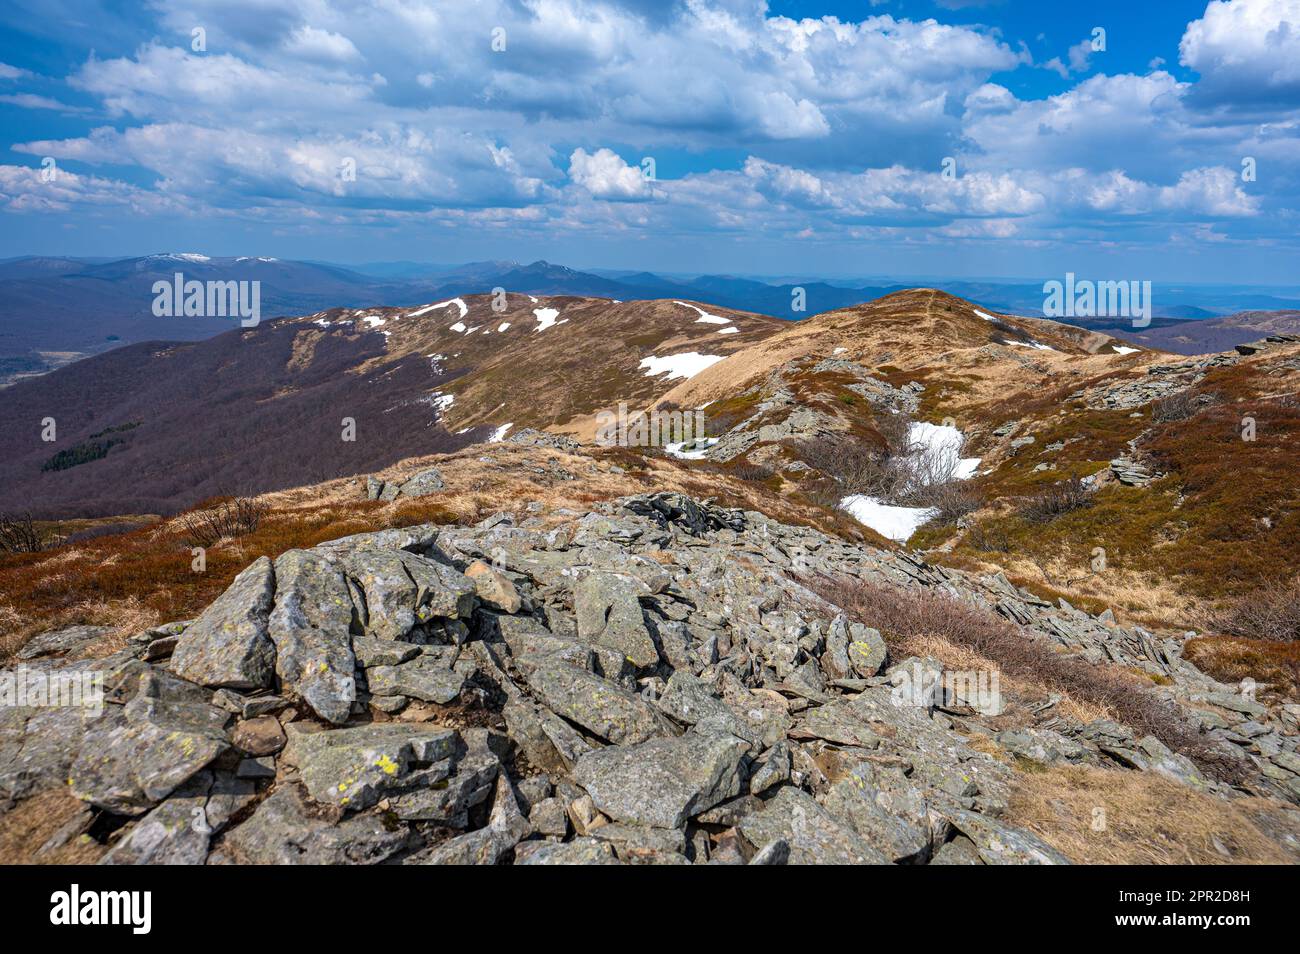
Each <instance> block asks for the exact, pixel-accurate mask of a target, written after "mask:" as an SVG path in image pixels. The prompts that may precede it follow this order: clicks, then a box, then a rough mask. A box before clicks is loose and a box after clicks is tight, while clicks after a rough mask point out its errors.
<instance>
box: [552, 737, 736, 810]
mask: <svg viewBox="0 0 1300 954" xmlns="http://www.w3.org/2000/svg"><path fill="white" fill-rule="evenodd" d="M749 748H750V746H749V743H747V742H745V741H744V740H743V739H738V738H736V737H735V736H734V735H724V734H721V733H717V734H697V733H694V732H691V733H687V734H686V735H683V736H681V737H679V738H658V739H651V740H649V741H648V742H643V743H641V744H639V745H624V746H611V747H610V748H607V749H599V750H597V751H595V752H591V753H589V754H587V755H584V756H583V757H582V758H581V759H579V760H578V764H577V766H576V767H575V768H574V771H573V777H574V779H575V780H576V781H577V783H578V784H579V785H581V786H582V787H583V788H584V789H586V790H587V794H589V795H590V796H591V800H592V802H593V803H594V804H595V806H596V807H597V808H598V809H600V810H601V811H602V812H604V813H605V814H606V815H608V816H609V817H610V818H613V819H615V820H616V821H622V822H629V823H632V824H638V825H653V826H657V827H659V828H680V827H682V825H684V824H685V822H686V819H687V818H690V817H692V816H693V815H696V814H698V813H700V812H702V811H705V810H706V809H709V808H712V807H713V806H714V805H716V804H718V803H719V802H723V801H726V800H727V799H729V798H733V797H734V796H736V795H738V794H740V790H741V786H742V784H743V772H742V760H743V758H744V756H745V754H746V753H747V752H749Z"/></svg>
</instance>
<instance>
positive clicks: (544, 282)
mask: <svg viewBox="0 0 1300 954" xmlns="http://www.w3.org/2000/svg"><path fill="white" fill-rule="evenodd" d="M177 272H181V273H182V274H184V275H185V277H186V279H197V280H199V281H208V280H213V281H245V280H247V281H259V282H260V283H261V309H262V317H263V318H266V319H269V318H274V317H277V316H295V315H303V314H310V313H313V312H316V311H322V310H325V309H328V308H379V307H404V306H408V305H414V304H417V303H421V302H429V301H435V300H438V299H440V298H448V297H453V296H460V295H475V294H489V293H491V292H493V290H494V289H497V288H501V289H504V290H506V291H507V292H510V293H518V294H531V295H571V296H576V297H599V298H608V299H612V300H615V301H650V300H656V299H673V298H678V299H690V300H698V301H706V302H709V303H711V304H714V305H718V306H720V307H725V308H732V309H736V310H739V311H747V312H755V313H759V314H767V315H772V316H775V317H777V318H783V319H787V320H801V319H804V318H807V317H809V316H811V315H815V314H820V313H824V312H827V311H834V310H836V309H839V308H848V307H852V306H854V305H858V304H862V303H863V302H867V301H872V300H875V299H877V298H880V297H882V296H884V295H888V294H891V293H894V292H898V291H902V290H905V289H906V288H908V287H912V286H911V285H910V284H897V283H895V284H882V285H853V284H851V283H846V282H841V281H836V282H829V281H820V280H812V281H807V282H803V283H794V282H789V281H787V282H784V283H781V284H769V283H767V282H764V281H760V280H758V279H755V278H746V277H738V276H732V275H701V276H697V277H693V278H684V277H680V276H679V277H665V276H662V275H658V274H655V273H653V272H649V271H627V272H609V271H604V272H602V273H601V274H597V273H595V272H590V271H581V270H577V269H573V268H570V267H568V266H565V265H559V264H555V263H551V262H547V261H536V262H531V263H528V264H521V263H518V262H511V261H501V260H493V261H484V262H470V263H465V264H460V265H438V264H427V265H426V264H422V263H418V262H401V261H399V262H379V263H373V264H370V265H359V266H355V267H351V266H342V265H335V264H331V263H328V262H317V261H289V260H281V259H277V258H271V257H265V256H233V257H232V256H227V257H216V256H207V255H204V254H201V253H196V252H169V253H161V254H155V255H146V256H138V257H133V258H124V259H102V258H94V259H91V258H85V259H83V258H70V257H42V256H30V257H26V258H17V259H9V260H5V261H0V385H3V384H6V383H10V382H12V381H13V380H17V379H18V378H20V377H23V376H27V375H31V374H39V373H44V372H46V371H49V370H51V369H52V368H54V367H58V366H60V365H61V364H65V363H67V362H68V361H71V360H75V359H77V358H81V357H84V356H86V355H90V354H98V353H100V352H103V351H106V350H109V349H111V348H114V347H121V346H123V345H127V344H132V343H138V342H143V341H197V340H202V339H205V338H209V337H212V336H213V335H216V334H220V333H221V332H223V331H227V330H229V329H230V328H231V327H232V324H233V322H232V321H231V320H229V319H224V318H158V317H155V316H154V315H153V314H152V312H151V304H152V300H153V292H152V288H153V284H154V282H156V281H159V280H164V281H171V280H173V277H174V275H175V274H176V273H177ZM935 287H939V288H941V289H942V290H944V291H946V292H948V293H950V294H954V295H958V296H959V297H962V298H965V299H967V300H969V301H972V302H975V303H977V304H979V305H981V306H982V307H984V308H987V309H989V310H991V311H997V312H1000V313H1004V314H1020V315H1036V314H1040V313H1041V309H1042V290H1041V286H1039V285H1035V284H1030V283H1027V284H1008V283H998V282H988V281H970V280H960V281H950V282H943V283H936V284H935ZM1276 291H1281V290H1280V289H1272V290H1270V289H1263V290H1260V291H1247V292H1243V291H1242V290H1240V289H1237V290H1233V289H1230V288H1225V287H1214V288H1211V290H1209V291H1206V292H1202V291H1201V290H1198V289H1187V288H1180V289H1174V290H1170V289H1158V294H1157V296H1156V303H1155V308H1154V313H1155V315H1156V318H1155V319H1154V321H1153V324H1152V326H1151V329H1149V330H1148V331H1147V332H1146V333H1145V335H1147V336H1144V333H1143V331H1142V330H1141V329H1134V328H1133V327H1132V325H1131V322H1130V323H1128V324H1124V323H1120V322H1116V321H1114V320H1111V319H1093V320H1076V324H1079V325H1081V326H1084V327H1088V328H1091V329H1094V330H1098V331H1105V332H1107V333H1111V334H1118V335H1121V336H1124V337H1128V338H1131V339H1132V340H1134V341H1137V342H1139V343H1141V344H1143V345H1145V346H1147V347H1161V346H1162V345H1161V344H1160V341H1161V340H1165V339H1162V338H1158V337H1149V335H1150V334H1153V333H1154V332H1155V331H1157V330H1159V326H1161V325H1163V324H1165V323H1167V322H1169V321H1170V320H1171V319H1205V320H1212V319H1213V317H1214V316H1222V315H1225V314H1228V313H1232V312H1244V311H1261V310H1272V309H1288V310H1289V309H1295V308H1297V307H1300V293H1297V298H1295V299H1288V298H1285V297H1281V296H1280V295H1278V294H1274V292H1276ZM1198 295H1203V296H1204V297H1202V298H1198V297H1197V296H1198ZM799 306H802V310H798V311H797V310H795V309H796V308H797V307H799ZM1183 324H1188V325H1190V324H1193V322H1190V321H1180V322H1179V330H1178V332H1177V333H1176V334H1172V335H1170V336H1169V337H1168V339H1167V340H1168V341H1169V342H1170V343H1171V348H1170V350H1178V351H1184V352H1185V353H1194V352H1192V351H1187V350H1186V349H1189V348H1190V349H1196V348H1198V347H1199V348H1201V350H1204V351H1210V350H1222V349H1223V348H1225V347H1231V346H1232V345H1234V344H1237V343H1241V342H1243V341H1245V340H1248V339H1249V337H1250V336H1251V335H1252V334H1253V332H1249V333H1247V332H1245V331H1244V330H1243V332H1242V336H1241V337H1240V339H1239V340H1234V339H1233V335H1234V334H1235V332H1234V330H1233V329H1234V326H1232V325H1230V324H1229V325H1225V326H1223V327H1222V328H1219V329H1216V330H1215V331H1214V333H1213V335H1212V336H1211V337H1210V338H1207V339H1206V340H1207V342H1209V344H1206V345H1205V346H1204V347H1202V346H1201V343H1200V341H1201V335H1200V333H1199V332H1198V331H1197V330H1196V329H1193V328H1190V327H1187V328H1185V327H1181V325H1183Z"/></svg>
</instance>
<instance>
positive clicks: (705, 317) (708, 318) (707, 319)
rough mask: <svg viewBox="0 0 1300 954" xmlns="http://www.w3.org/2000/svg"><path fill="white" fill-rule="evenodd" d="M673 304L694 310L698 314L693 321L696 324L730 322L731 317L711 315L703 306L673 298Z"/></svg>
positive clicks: (725, 323) (723, 323) (724, 323)
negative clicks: (699, 306) (697, 306)
mask: <svg viewBox="0 0 1300 954" xmlns="http://www.w3.org/2000/svg"><path fill="white" fill-rule="evenodd" d="M673 304H674V305H681V306H682V307H683V308H689V309H690V310H691V311H693V312H695V313H696V314H697V315H699V316H700V317H699V318H697V319H696V321H695V323H696V324H697V325H699V324H705V325H727V324H730V323H731V319H730V318H721V317H719V316H718V315H711V314H709V313H708V312H707V311H705V310H704V309H703V308H696V307H695V306H694V305H692V304H690V303H689V302H684V301H677V300H676V299H674V300H673Z"/></svg>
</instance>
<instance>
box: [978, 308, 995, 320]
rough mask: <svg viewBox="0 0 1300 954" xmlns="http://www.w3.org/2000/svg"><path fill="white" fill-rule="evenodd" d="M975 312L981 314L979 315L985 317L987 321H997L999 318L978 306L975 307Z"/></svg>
mask: <svg viewBox="0 0 1300 954" xmlns="http://www.w3.org/2000/svg"><path fill="white" fill-rule="evenodd" d="M975 314H977V315H979V317H981V318H983V319H984V320H985V321H997V320H998V319H996V318H994V317H993V316H992V315H990V314H989V313H988V312H987V311H980V310H979V309H978V308H976V309H975Z"/></svg>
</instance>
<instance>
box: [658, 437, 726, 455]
mask: <svg viewBox="0 0 1300 954" xmlns="http://www.w3.org/2000/svg"><path fill="white" fill-rule="evenodd" d="M719 440H721V438H718V437H701V438H700V439H699V440H698V441H681V442H679V443H676V444H665V445H664V451H665V452H666V453H668V454H671V455H672V456H673V457H679V458H681V459H682V460H703V459H704V455H705V454H706V453H708V450H709V448H710V447H712V446H713V445H714V444H716V443H717V442H718V441H719ZM687 444H691V445H692V447H691V449H690V450H682V448H683V447H685V446H686V445H687Z"/></svg>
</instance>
